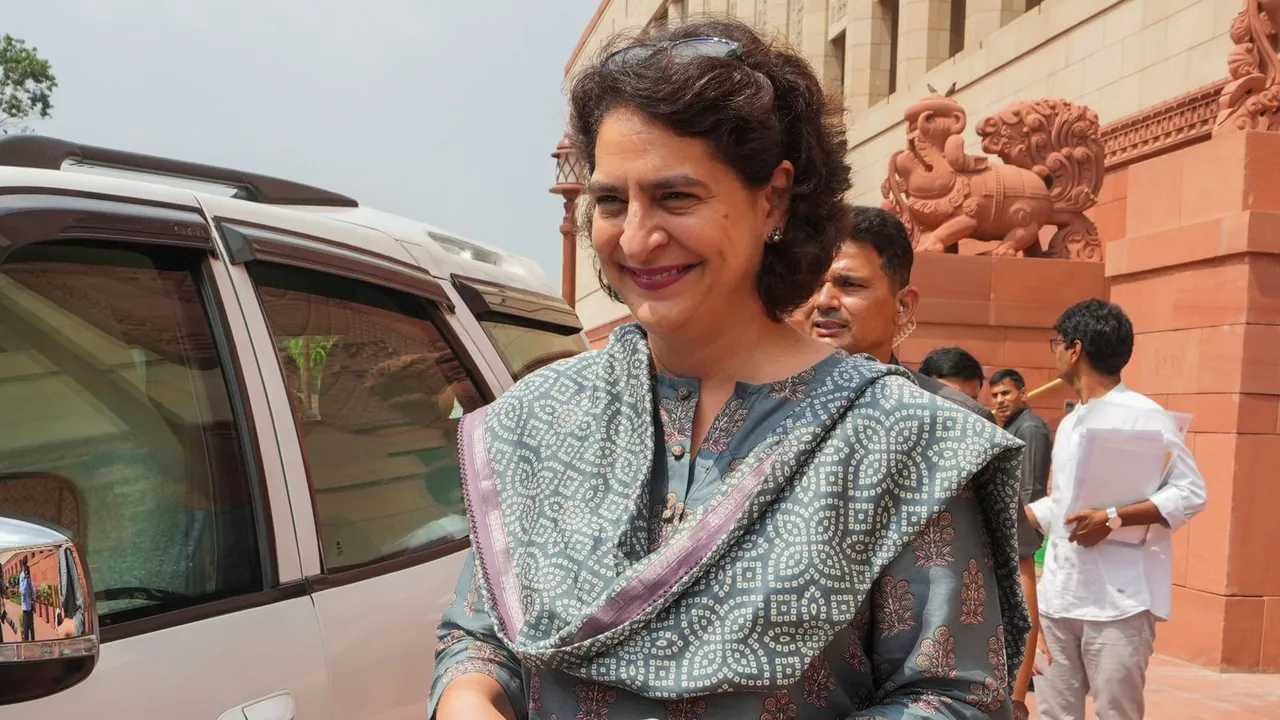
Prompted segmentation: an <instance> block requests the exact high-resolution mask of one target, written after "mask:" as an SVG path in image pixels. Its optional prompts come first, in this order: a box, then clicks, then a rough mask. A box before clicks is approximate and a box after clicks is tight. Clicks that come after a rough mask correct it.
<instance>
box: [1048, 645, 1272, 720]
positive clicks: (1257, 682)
mask: <svg viewBox="0 0 1280 720" xmlns="http://www.w3.org/2000/svg"><path fill="white" fill-rule="evenodd" d="M1146 694H1147V717H1146V720H1216V719H1217V718H1224V719H1225V718H1250V719H1251V720H1252V719H1253V718H1259V719H1262V718H1277V719H1280V675H1239V674H1231V675H1227V674H1219V673H1214V672H1209V671H1208V670H1204V669H1203V668H1199V667H1196V666H1194V665H1189V664H1187V663H1184V662H1182V661H1180V660H1173V659H1171V658H1165V657H1160V656H1156V657H1154V658H1152V660H1151V669H1150V670H1149V671H1148V673H1147V693H1146ZM1032 699H1033V700H1034V697H1033V698H1032ZM1028 704H1029V705H1030V706H1031V707H1032V708H1033V712H1032V713H1031V717H1033V718H1036V717H1039V716H1038V715H1036V713H1035V712H1034V707H1035V705H1034V702H1032V703H1028ZM1089 715H1090V717H1092V716H1093V708H1092V707H1090V708H1089Z"/></svg>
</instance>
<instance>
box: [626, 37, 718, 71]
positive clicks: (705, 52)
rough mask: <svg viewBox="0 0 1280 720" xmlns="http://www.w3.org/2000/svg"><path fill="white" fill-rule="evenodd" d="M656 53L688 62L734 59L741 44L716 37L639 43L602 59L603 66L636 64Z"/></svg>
mask: <svg viewBox="0 0 1280 720" xmlns="http://www.w3.org/2000/svg"><path fill="white" fill-rule="evenodd" d="M658 52H666V53H667V54H668V55H670V56H671V57H672V58H674V59H676V60H688V59H690V58H695V57H709V58H728V59H736V58H740V57H742V44H741V43H739V42H737V41H734V40H725V39H724V38H717V37H693V38H684V39H682V40H667V41H665V42H660V43H640V44H638V45H628V46H627V47H624V48H622V49H620V50H615V51H614V52H613V53H611V54H610V55H609V56H608V57H606V58H605V59H604V64H605V65H617V64H621V63H625V62H638V61H641V60H645V59H647V58H650V57H652V56H653V55H654V54H655V53H658Z"/></svg>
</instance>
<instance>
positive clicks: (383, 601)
mask: <svg viewBox="0 0 1280 720" xmlns="http://www.w3.org/2000/svg"><path fill="white" fill-rule="evenodd" d="M206 207H208V208H209V209H210V211H211V212H213V213H214V214H215V215H217V214H218V213H219V212H224V213H226V214H227V215H225V216H224V215H219V216H218V218H217V219H218V222H217V227H218V230H219V233H220V234H221V235H222V237H223V238H224V239H225V241H226V242H227V245H228V247H229V248H230V249H231V254H232V256H233V257H235V258H237V267H235V268H234V269H233V272H234V273H235V277H236V283H237V292H239V293H240V303H241V305H242V306H243V307H245V309H246V313H248V314H252V313H260V318H258V319H252V320H251V321H250V325H251V326H253V327H254V328H255V331H256V332H257V333H258V334H257V335H256V336H255V345H256V346H257V347H258V348H263V350H262V351H261V353H260V354H261V355H263V356H265V355H267V354H269V353H270V354H274V356H275V358H276V362H277V367H276V369H275V371H274V372H272V373H266V372H265V371H264V377H267V376H268V375H269V377H267V382H268V384H274V385H276V387H275V389H274V390H273V391H272V392H273V393H275V394H276V396H278V397H281V398H283V400H282V401H281V402H279V403H278V407H282V408H288V409H290V411H291V415H292V417H291V418H290V422H291V423H292V428H293V432H286V431H285V430H284V428H285V425H284V423H283V422H282V423H280V424H279V425H278V427H279V428H281V432H280V435H281V437H280V441H281V444H282V447H283V446H286V445H288V444H289V442H290V441H292V442H293V443H295V444H296V447H295V448H286V449H285V450H284V451H283V452H284V454H285V455H286V456H291V455H294V454H295V453H296V456H297V457H298V458H299V460H300V462H299V463H298V474H297V475H296V476H295V477H292V478H291V482H293V481H296V483H294V484H293V485H292V488H293V490H294V491H295V492H297V493H298V494H297V495H294V496H292V497H293V506H294V509H295V514H296V515H297V516H298V517H296V520H295V524H296V525H297V527H299V532H300V533H301V532H302V531H301V528H302V527H303V526H304V525H305V524H307V523H311V524H312V525H313V527H314V528H315V530H314V533H313V534H312V535H308V536H303V535H300V540H301V541H302V544H303V545H304V548H303V555H304V567H307V566H308V564H309V563H312V562H314V570H309V571H307V574H308V581H309V584H310V586H311V590H312V599H313V601H314V603H315V606H316V612H317V614H318V616H319V618H320V624H321V628H322V630H323V633H324V638H325V648H326V654H327V658H328V664H329V667H330V673H331V679H332V680H331V693H332V699H333V711H334V717H335V718H344V719H347V718H350V719H352V720H354V719H356V718H360V719H361V720H366V719H367V720H389V719H392V718H415V719H418V718H421V717H422V715H423V713H424V712H425V708H426V700H427V696H428V693H429V690H430V682H431V672H432V666H433V659H434V647H435V628H436V622H437V620H438V618H439V617H440V615H441V613H442V612H443V611H444V608H445V607H446V605H447V604H448V602H449V601H450V597H451V595H452V590H453V585H454V583H455V581H456V579H457V577H458V573H459V571H460V569H461V564H462V559H463V556H464V553H465V550H466V548H467V544H468V541H467V534H468V528H467V523H466V519H465V511H464V509H463V505H462V492H461V483H460V482H459V465H458V458H457V451H456V430H457V426H458V421H459V419H460V418H461V416H462V414H463V413H465V412H470V411H472V410H475V409H477V408H479V407H480V406H481V405H482V404H484V403H486V402H488V401H489V400H490V399H491V398H492V396H493V395H492V392H491V390H490V387H489V384H488V382H487V381H486V380H485V378H484V374H483V373H482V371H481V369H480V368H479V367H478V366H477V365H475V364H473V363H472V361H471V356H470V354H469V353H467V352H466V351H465V350H464V349H463V348H464V345H463V344H462V343H461V342H459V339H458V337H457V336H456V335H455V334H454V332H453V325H452V324H451V323H450V320H449V317H450V315H451V309H450V308H451V306H452V302H453V301H452V299H451V296H450V294H449V293H448V291H447V290H446V289H445V287H444V286H443V285H442V284H441V283H440V282H439V281H437V280H436V279H434V278H432V277H431V276H430V275H429V274H427V273H426V272H425V271H423V270H422V269H421V268H419V267H417V266H416V265H414V264H413V262H412V260H411V258H410V257H409V256H408V255H407V254H405V253H404V251H403V249H402V248H400V247H399V245H398V244H397V243H395V242H394V241H392V240H391V239H390V238H389V237H388V236H386V235H383V234H381V233H378V232H376V231H372V230H368V229H364V228H356V227H354V226H351V227H350V228H349V229H348V228H345V227H344V226H342V225H338V224H336V223H329V224H325V223H320V222H319V221H317V222H315V224H313V225H310V226H305V227H303V228H301V229H285V228H282V227H278V226H277V227H272V228H266V227H263V224H264V223H266V222H278V223H280V224H291V225H290V226H291V227H295V228H296V226H297V225H298V224H300V223H301V222H302V221H300V220H299V219H297V218H292V217H290V218H286V217H283V216H280V217H275V216H273V215H272V214H271V213H270V212H267V210H266V209H261V210H259V211H258V212H256V213H255V216H254V219H253V220H255V221H256V222H251V221H250V220H247V219H244V218H238V217H236V216H235V213H236V212H238V211H240V210H242V209H239V208H234V207H231V206H230V205H224V206H222V207H221V208H219V207H214V206H213V205H212V203H207V205H206ZM255 210H258V209H255ZM303 230H305V232H303ZM338 230H340V231H341V233H340V234H341V235H342V237H337V235H338V234H339V233H338V232H337V231H338ZM325 233H328V234H329V236H327V237H326V236H325ZM286 436H288V437H286ZM308 539H312V540H314V542H315V544H314V545H313V547H312V549H311V550H312V551H313V552H314V558H311V557H309V556H310V555H311V552H309V551H308V549H307V548H306V547H305V543H306V541H307V540H308Z"/></svg>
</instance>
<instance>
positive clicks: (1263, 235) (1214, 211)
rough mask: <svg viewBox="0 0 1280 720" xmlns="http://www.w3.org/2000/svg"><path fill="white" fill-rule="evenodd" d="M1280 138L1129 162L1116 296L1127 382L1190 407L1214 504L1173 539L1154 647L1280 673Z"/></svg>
mask: <svg viewBox="0 0 1280 720" xmlns="http://www.w3.org/2000/svg"><path fill="white" fill-rule="evenodd" d="M1277 167H1280V133H1264V132H1240V133H1234V134H1229V135H1224V136H1219V137H1215V138H1214V139H1213V140H1211V141H1209V142H1206V143H1202V144H1199V145H1194V146H1191V147H1188V148H1185V149H1182V150H1178V151H1175V152H1173V153H1170V154H1168V155H1164V156H1161V157H1157V158H1153V159H1151V160H1147V161H1145V162H1142V163H1139V164H1136V165H1133V166H1131V167H1130V168H1129V178H1128V179H1129V182H1128V186H1129V188H1128V192H1129V196H1128V200H1127V203H1128V208H1127V219H1126V222H1125V237H1124V238H1122V239H1119V240H1115V241H1113V242H1111V243H1110V244H1109V245H1108V247H1107V253H1106V255H1107V259H1106V268H1107V277H1108V279H1109V281H1110V284H1111V300H1112V301H1113V302H1116V303H1118V304H1119V305H1120V306H1121V307H1123V308H1124V309H1125V311H1126V312H1128V313H1129V315H1130V316H1131V317H1132V319H1133V324H1134V329H1135V331H1136V333H1137V337H1136V341H1135V344H1134V356H1133V360H1132V361H1131V362H1130V364H1129V367H1128V368H1127V369H1126V371H1125V376H1124V377H1125V381H1126V382H1127V383H1128V384H1130V385H1131V386H1132V387H1133V388H1134V389H1136V390H1138V391H1140V392H1143V393H1147V394H1149V395H1151V396H1153V397H1154V398H1155V399H1156V400H1157V401H1159V402H1161V403H1162V404H1163V405H1165V406H1166V407H1167V408H1169V409H1170V410H1176V411H1182V412H1189V413H1192V414H1194V419H1193V420H1192V422H1191V428H1190V430H1191V433H1190V441H1189V443H1188V444H1189V445H1190V446H1191V449H1192V450H1193V451H1194V452H1195V455H1196V460H1197V462H1198V463H1199V466H1200V471H1201V472H1202V473H1203V474H1204V477H1205V482H1206V484H1207V485H1208V493H1209V504H1208V507H1207V508H1206V509H1205V510H1204V512H1203V513H1201V514H1200V515H1199V516H1197V517H1196V518H1194V519H1193V520H1192V521H1191V523H1190V524H1189V525H1188V526H1187V527H1184V528H1183V529H1182V530H1181V531H1180V532H1178V533H1176V534H1175V535H1174V552H1173V559H1174V570H1173V582H1174V594H1173V616H1172V618H1171V619H1170V621H1169V622H1168V623H1163V624H1161V625H1160V627H1159V630H1158V632H1157V642H1156V647H1157V650H1158V651H1159V652H1162V653H1165V654H1169V655H1173V656H1175V657H1179V658H1182V659H1185V660H1188V661H1191V662H1194V663H1197V664H1200V665H1205V666H1208V667H1210V668H1214V669H1219V670H1227V671H1231V670H1235V671H1271V672H1275V671H1280V553H1278V552H1277V548H1280V521H1278V519H1277V514H1276V513H1277V508H1280V482H1277V480H1276V468H1277V467H1280V422H1278V421H1277V415H1278V412H1280V175H1277V173H1276V170H1275V168H1277Z"/></svg>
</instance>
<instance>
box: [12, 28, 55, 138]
mask: <svg viewBox="0 0 1280 720" xmlns="http://www.w3.org/2000/svg"><path fill="white" fill-rule="evenodd" d="M56 87H58V81H57V79H56V78H54V76H53V68H52V67H51V66H50V65H49V61H48V60H45V59H43V58H41V57H40V54H39V53H38V52H36V49H35V48H34V47H27V43H26V42H25V41H23V40H19V39H18V38H15V37H14V36H12V35H10V34H8V33H5V34H4V36H3V37H0V135H8V134H9V133H15V132H19V133H20V132H27V131H28V128H27V126H26V124H25V122H26V120H28V119H30V118H32V117H37V118H47V117H49V115H50V111H51V110H53V89H54V88H56Z"/></svg>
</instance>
